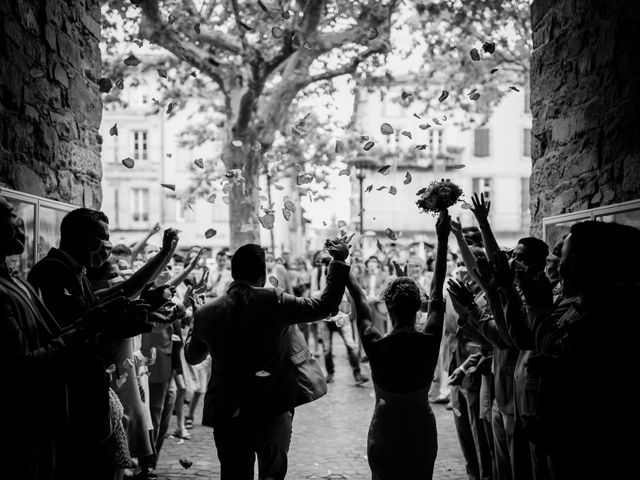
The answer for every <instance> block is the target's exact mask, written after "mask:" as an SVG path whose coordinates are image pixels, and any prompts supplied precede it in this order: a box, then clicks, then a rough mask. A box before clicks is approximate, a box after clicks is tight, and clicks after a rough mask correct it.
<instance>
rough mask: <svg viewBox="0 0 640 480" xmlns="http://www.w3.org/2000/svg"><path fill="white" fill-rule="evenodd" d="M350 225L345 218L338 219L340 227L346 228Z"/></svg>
mask: <svg viewBox="0 0 640 480" xmlns="http://www.w3.org/2000/svg"><path fill="white" fill-rule="evenodd" d="M347 225H348V223H347V222H345V221H344V220H338V228H344V227H346V226H347Z"/></svg>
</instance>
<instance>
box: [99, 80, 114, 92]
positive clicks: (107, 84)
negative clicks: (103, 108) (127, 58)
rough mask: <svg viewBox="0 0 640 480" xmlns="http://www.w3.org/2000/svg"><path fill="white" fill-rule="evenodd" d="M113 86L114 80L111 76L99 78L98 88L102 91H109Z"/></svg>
mask: <svg viewBox="0 0 640 480" xmlns="http://www.w3.org/2000/svg"><path fill="white" fill-rule="evenodd" d="M112 88H113V82H112V81H111V79H110V78H105V77H103V78H101V79H100V80H98V90H100V92H102V93H109V92H110V91H111V89H112Z"/></svg>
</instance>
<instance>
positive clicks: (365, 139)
mask: <svg viewBox="0 0 640 480" xmlns="http://www.w3.org/2000/svg"><path fill="white" fill-rule="evenodd" d="M360 141H361V142H367V141H369V136H368V135H360Z"/></svg>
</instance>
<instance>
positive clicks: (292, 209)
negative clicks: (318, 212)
mask: <svg viewBox="0 0 640 480" xmlns="http://www.w3.org/2000/svg"><path fill="white" fill-rule="evenodd" d="M284 208H285V209H287V210H289V211H290V212H295V211H296V204H295V203H293V202H292V201H291V200H285V201H284Z"/></svg>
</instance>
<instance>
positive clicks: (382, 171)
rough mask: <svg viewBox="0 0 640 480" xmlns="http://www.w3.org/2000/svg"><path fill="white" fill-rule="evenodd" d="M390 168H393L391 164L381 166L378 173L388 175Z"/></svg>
mask: <svg viewBox="0 0 640 480" xmlns="http://www.w3.org/2000/svg"><path fill="white" fill-rule="evenodd" d="M390 170H391V165H385V166H384V167H380V168H379V169H378V173H381V174H382V175H387V174H388V173H389V171H390Z"/></svg>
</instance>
